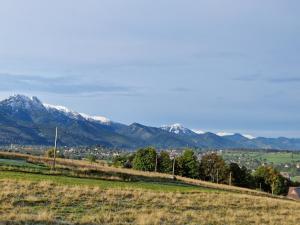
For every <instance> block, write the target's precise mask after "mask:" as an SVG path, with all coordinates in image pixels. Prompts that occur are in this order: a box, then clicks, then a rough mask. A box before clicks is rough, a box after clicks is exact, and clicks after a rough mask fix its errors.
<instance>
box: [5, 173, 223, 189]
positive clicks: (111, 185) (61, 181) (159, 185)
mask: <svg viewBox="0 0 300 225" xmlns="http://www.w3.org/2000/svg"><path fill="white" fill-rule="evenodd" d="M4 179H11V180H16V181H22V180H27V181H32V182H41V181H46V182H52V183H54V184H57V185H67V186H74V185H76V186H91V187H99V188H101V189H115V188H117V189H120V188H121V189H123V188H125V189H147V190H158V191H165V192H199V191H202V192H203V191H204V192H212V191H214V192H216V191H218V190H215V189H209V188H204V187H199V186H193V185H188V184H183V183H174V182H173V183H171V182H143V181H136V182H126V181H111V180H100V179H90V178H76V177H66V176H56V175H41V174H32V173H24V172H13V171H1V172H0V180H4Z"/></svg>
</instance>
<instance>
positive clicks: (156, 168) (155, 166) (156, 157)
mask: <svg viewBox="0 0 300 225" xmlns="http://www.w3.org/2000/svg"><path fill="white" fill-rule="evenodd" d="M156 172H157V153H156V157H155V173H156Z"/></svg>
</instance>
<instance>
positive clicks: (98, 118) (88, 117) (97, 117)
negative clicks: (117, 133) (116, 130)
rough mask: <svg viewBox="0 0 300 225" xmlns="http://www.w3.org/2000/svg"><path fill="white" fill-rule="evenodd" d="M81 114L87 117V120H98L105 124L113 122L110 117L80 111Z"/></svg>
mask: <svg viewBox="0 0 300 225" xmlns="http://www.w3.org/2000/svg"><path fill="white" fill-rule="evenodd" d="M80 115H81V116H82V117H83V118H85V119H86V120H93V121H98V122H100V123H103V124H110V123H111V121H110V119H108V118H106V117H104V116H90V115H87V114H85V113H80Z"/></svg>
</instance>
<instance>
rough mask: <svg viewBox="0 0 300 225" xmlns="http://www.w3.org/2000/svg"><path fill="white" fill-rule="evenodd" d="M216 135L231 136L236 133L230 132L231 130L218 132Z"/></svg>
mask: <svg viewBox="0 0 300 225" xmlns="http://www.w3.org/2000/svg"><path fill="white" fill-rule="evenodd" d="M216 135H218V136H220V137H223V136H230V135H234V133H230V132H218V133H216Z"/></svg>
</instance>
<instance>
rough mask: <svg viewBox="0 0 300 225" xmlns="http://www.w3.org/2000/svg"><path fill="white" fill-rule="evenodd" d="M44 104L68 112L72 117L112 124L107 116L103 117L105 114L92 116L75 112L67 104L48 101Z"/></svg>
mask: <svg viewBox="0 0 300 225" xmlns="http://www.w3.org/2000/svg"><path fill="white" fill-rule="evenodd" d="M43 105H44V106H45V108H46V109H48V110H51V109H52V110H53V109H54V110H57V111H60V112H63V113H64V114H66V115H68V116H71V117H72V118H75V119H80V118H83V119H85V120H89V121H97V122H100V123H102V124H110V122H111V121H110V120H109V119H108V118H106V117H103V116H90V115H87V114H85V113H78V112H75V111H72V110H70V109H68V108H67V107H65V106H60V105H50V104H46V103H44V104H43Z"/></svg>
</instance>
